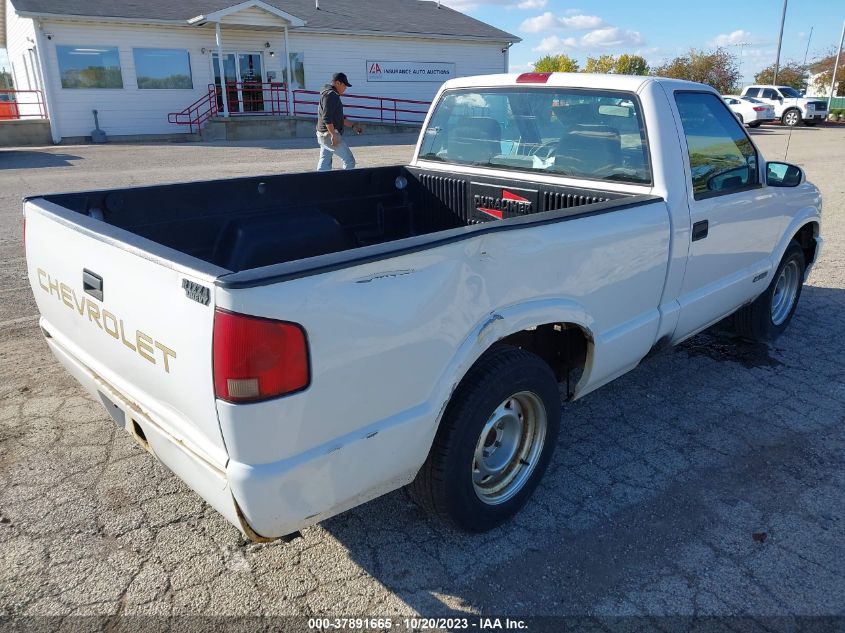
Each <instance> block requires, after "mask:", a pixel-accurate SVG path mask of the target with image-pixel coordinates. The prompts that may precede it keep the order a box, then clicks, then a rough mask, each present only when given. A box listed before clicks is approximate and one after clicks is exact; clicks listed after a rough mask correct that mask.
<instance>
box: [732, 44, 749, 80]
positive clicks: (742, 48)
mask: <svg viewBox="0 0 845 633" xmlns="http://www.w3.org/2000/svg"><path fill="white" fill-rule="evenodd" d="M750 44H751V42H737V43H736V44H733V46H739V68H738V69H737V72H738V73H739V82H740V83H742V84H744V83H745V81H744V79H743V77H742V51H743V50H744V49H745V47H746V46H749V45H750Z"/></svg>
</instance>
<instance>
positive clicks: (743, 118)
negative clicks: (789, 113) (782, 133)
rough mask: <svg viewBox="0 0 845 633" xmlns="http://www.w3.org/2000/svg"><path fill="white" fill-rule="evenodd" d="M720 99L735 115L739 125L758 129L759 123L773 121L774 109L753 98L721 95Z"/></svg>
mask: <svg viewBox="0 0 845 633" xmlns="http://www.w3.org/2000/svg"><path fill="white" fill-rule="evenodd" d="M722 99H724V100H725V103H727V104H728V107H729V108H730V109H731V110H732V111H733V113H734V114H735V115H736V118H737V119H738V120H739V122H740V123H745V124H746V125H747V126H748V127H759V126H760V124H761V123H768V122H769V121H774V120H775V109H774V108H773V107H772V106H770V105H768V104H764V103H763V102H762V101H759V100H757V99H754V98H753V97H740V96H737V95H722Z"/></svg>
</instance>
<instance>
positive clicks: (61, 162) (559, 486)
mask: <svg viewBox="0 0 845 633" xmlns="http://www.w3.org/2000/svg"><path fill="white" fill-rule="evenodd" d="M752 134H753V137H754V140H755V141H756V142H757V143H758V144H759V146H760V147H761V149H762V151H763V152H764V154H765V155H766V156H767V157H768V158H770V159H783V157H784V153H785V151H786V148H787V143H789V151H788V160H790V161H792V162H796V163H798V164H799V165H801V166H802V167H804V168H805V170H806V171H807V174H808V176H809V178H810V180H812V181H813V182H815V183H816V184H817V185H818V186H819V187H820V188H821V191H822V194H823V197H824V226H823V237H824V239H825V244H824V248H823V252H822V257H821V260H820V261H819V263H818V264H817V266H816V268H815V271H814V272H813V274H812V276H811V278H810V280H809V282H808V284H807V285H806V286H805V288H804V292H803V295H802V298H801V303H800V305H799V307H798V310H797V312H796V314H795V318H794V320H793V322H792V324H791V325H790V327H789V329H788V330H787V332H786V333H785V334H784V336H782V337H781V338H780V339H779V340H778V341H777V342H776V343H775V344H774V345H772V346H764V345H752V344H748V343H743V342H741V341H737V340H735V339H733V338H731V336H730V335H729V333H727V332H725V331H723V330H722V329H719V328H714V329H711V330H709V331H707V332H705V333H703V334H701V335H698V336H696V337H695V338H693V339H692V340H690V341H688V342H686V343H684V344H682V345H681V346H679V347H677V348H674V349H670V350H667V351H665V352H663V353H661V354H659V355H657V356H654V357H651V358H649V359H647V360H646V361H644V362H643V363H642V364H641V366H640V367H638V368H637V369H635V370H634V371H632V372H630V373H628V374H627V375H625V376H623V377H622V378H620V379H618V380H617V381H615V382H614V383H612V384H610V385H608V386H606V387H604V388H602V389H600V390H598V391H597V392H594V393H593V394H590V395H589V396H587V397H585V398H583V399H582V400H579V401H577V402H574V403H568V404H566V405H565V406H564V411H563V424H562V428H561V435H560V440H559V444H558V446H557V449H556V453H555V457H554V459H553V462H552V464H551V467H550V468H549V471H548V473H547V474H546V476H545V479H544V480H543V482H542V483H541V485H540V487H539V488H538V490H537V492H536V493H535V494H534V496H533V498H532V500H531V501H530V502H529V504H528V506H527V507H526V508H525V510H524V511H523V512H522V513H521V514H520V515H519V516H518V517H517V518H515V519H514V520H513V521H511V522H510V523H508V524H506V525H505V526H503V527H501V528H498V529H496V530H494V531H493V532H490V533H487V534H483V535H466V534H461V533H457V532H454V531H452V530H450V529H448V528H446V527H444V526H443V525H441V524H440V523H438V522H437V521H435V520H432V519H429V518H428V517H427V516H426V515H425V514H424V513H423V512H421V511H420V510H419V509H418V508H417V507H416V506H415V505H414V504H413V503H412V502H411V501H410V500H409V499H408V498H407V497H406V495H405V494H404V492H403V491H397V492H394V493H391V494H389V495H386V496H384V497H382V498H379V499H376V500H375V501H372V502H370V503H368V504H365V505H363V506H360V507H358V508H355V509H353V510H351V511H349V512H346V513H344V514H342V515H340V516H338V517H335V518H333V519H330V520H328V521H325V522H324V523H322V524H320V525H318V526H315V527H313V528H309V529H307V530H305V531H304V532H303V535H302V538H300V539H297V540H295V541H293V542H291V543H281V542H276V543H271V544H261V545H256V544H251V543H248V542H247V541H245V540H244V538H243V537H242V536H241V535H240V533H239V532H238V531H237V530H236V529H235V528H234V527H232V526H231V525H229V524H228V523H227V522H226V521H225V520H223V519H222V518H221V517H220V516H219V515H218V514H217V513H216V512H215V511H214V510H212V509H211V508H210V507H209V506H208V505H207V504H205V503H204V502H203V501H202V500H201V499H200V498H199V497H198V496H197V495H196V494H194V493H193V492H192V491H191V490H190V489H188V488H187V487H186V486H185V485H184V484H183V483H181V482H180V481H179V480H178V479H176V477H174V476H173V475H172V474H170V473H169V472H168V471H167V470H166V469H165V468H164V467H163V466H161V465H159V464H157V463H156V461H155V460H154V459H153V458H152V457H151V456H150V455H149V454H147V453H145V452H144V451H143V450H141V449H140V448H139V447H138V446H137V445H136V444H135V443H134V442H133V440H132V439H131V438H130V437H129V435H128V434H126V433H123V432H119V431H118V430H117V428H116V426H115V425H114V423H113V422H112V421H111V419H110V418H109V416H108V414H107V413H106V412H105V410H104V409H103V407H102V405H101V404H100V403H99V402H95V401H93V400H92V399H91V398H89V397H88V396H87V395H85V394H84V393H83V392H82V390H81V388H80V387H78V386H77V383H76V382H75V381H74V380H73V379H72V378H71V377H70V376H69V375H68V374H67V373H66V372H65V371H64V370H63V369H62V368H61V367H60V366H59V365H58V364H57V362H56V361H55V360H54V359H53V358H52V356H51V354H50V353H49V351H48V349H47V346H46V344H45V343H44V341H43V340H42V337H41V334H40V332H39V330H38V328H37V316H36V315H37V311H36V308H35V305H34V302H33V298H32V293H31V291H30V289H29V286H28V283H27V279H26V274H25V262H24V259H23V251H22V247H21V243H20V238H21V221H20V198H21V197H22V196H24V195H31V194H38V193H45V192H54V191H69V190H84V189H92V188H103V187H118V186H127V185H140V184H150V183H160V182H170V181H177V180H178V181H185V180H203V179H211V178H220V177H227V176H236V175H250V174H256V175H257V174H265V173H273V172H280V171H297V170H302V169H310V168H312V165H314V164H315V163H316V160H317V149H316V148H315V145H314V143H311V142H310V140H303V141H286V142H282V141H279V142H267V143H241V144H231V143H219V144H171V145H106V146H102V147H95V146H67V147H50V148H36V149H31V148H30V149H21V150H0V262H2V267H0V617H2V616H15V617H24V616H66V615H113V614H120V615H122V616H127V615H160V616H170V615H206V616H232V615H252V616H267V615H279V616H282V615H305V616H308V615H345V616H350V615H368V616H373V615H381V616H393V617H401V616H410V615H414V614H420V615H425V616H437V615H440V616H453V617H463V616H472V617H476V616H477V615H479V614H498V615H505V614H507V615H511V616H515V617H522V616H537V615H545V616H554V615H567V616H582V617H586V618H590V620H588V622H592V623H594V624H595V625H596V627H597V628H598V629H601V628H602V626H603V625H602V623H603V622H605V623H606V622H608V621H614V622H617V623H622V622H629V623H630V624H631V627H630V630H653V629H655V628H656V629H661V630H667V628H671V627H669V624H668V623H671V622H672V620H671V616H696V617H705V616H719V617H725V616H745V617H747V618H750V619H748V620H743V621H742V622H745V624H743V625H742V626H739V628H738V629H737V630H743V631H746V630H766V629H768V628H774V629H777V630H794V629H789V627H790V626H793V625H794V624H795V623H796V622H800V620H796V619H795V617H797V616H845V566H843V561H845V545H843V544H844V543H845V425H844V424H843V422H844V421H845V382H844V381H843V376H845V354H843V352H845V344H843V326H845V317H843V314H845V255H843V253H845V219H844V218H843V212H842V210H843V206H845V178H843V164H845V160H843V159H845V126H826V127H815V128H803V127H802V128H797V129H795V130H794V131H793V132H792V134H791V138H790V135H789V132H788V130H785V129H783V128H780V127H777V126H764V127H762V128H760V129H758V130H754V131H753V132H752ZM353 142H354V143H356V147H355V148H354V150H355V153H356V156H357V158H358V163H359V165H360V166H373V165H384V164H394V163H402V162H406V161H407V160H409V159H410V155H411V152H412V149H413V142H414V139H413V138H411V137H408V136H392V137H387V136H383V137H369V138H366V137H363V138H362V139H353ZM631 616H635V618H634V619H631V620H625V618H626V617H631ZM602 618H610V620H603V619H602ZM667 618H669V619H667ZM59 621H60V620H56V622H59ZM728 622H730V621H728ZM737 622H739V620H737ZM839 622H840V624H841V623H842V622H843V620H839ZM0 626H2V620H0ZM784 627H786V629H784ZM561 630H563V629H561Z"/></svg>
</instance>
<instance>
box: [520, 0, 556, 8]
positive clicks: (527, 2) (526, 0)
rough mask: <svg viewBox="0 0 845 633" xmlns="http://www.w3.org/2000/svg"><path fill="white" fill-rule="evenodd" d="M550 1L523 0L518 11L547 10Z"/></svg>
mask: <svg viewBox="0 0 845 633" xmlns="http://www.w3.org/2000/svg"><path fill="white" fill-rule="evenodd" d="M548 3H549V0H522V2H520V3H519V4H518V5H516V6H517V8H518V9H545V8H546V5H547V4H548Z"/></svg>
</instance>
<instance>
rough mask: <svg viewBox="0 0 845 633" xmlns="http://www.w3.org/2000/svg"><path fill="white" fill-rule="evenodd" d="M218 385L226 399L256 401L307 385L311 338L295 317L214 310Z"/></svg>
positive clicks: (215, 382)
mask: <svg viewBox="0 0 845 633" xmlns="http://www.w3.org/2000/svg"><path fill="white" fill-rule="evenodd" d="M213 355H214V391H215V393H216V394H217V397H218V398H220V399H221V400H226V401H228V402H256V401H258V400H267V399H268V398H276V397H278V396H283V395H285V394H289V393H293V392H295V391H301V390H302V389H305V387H307V386H308V383H309V381H310V370H309V367H308V343H307V342H306V340H305V331H304V330H303V329H302V327H301V326H299V325H297V324H296V323H287V322H285V321H274V320H271V319H262V318H259V317H253V316H247V315H245V314H235V313H234V312H227V311H225V310H220V309H218V310H216V311H215V313H214V347H213Z"/></svg>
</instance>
